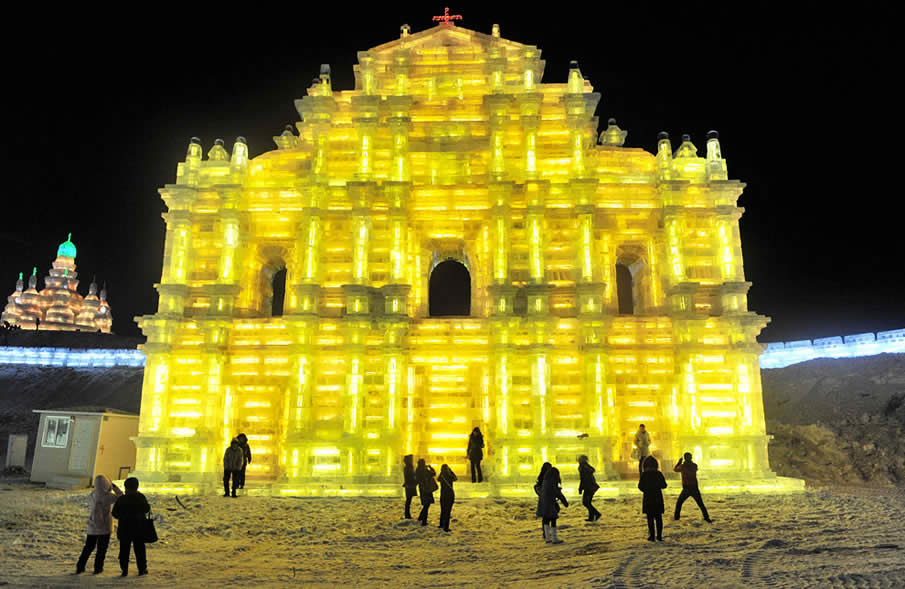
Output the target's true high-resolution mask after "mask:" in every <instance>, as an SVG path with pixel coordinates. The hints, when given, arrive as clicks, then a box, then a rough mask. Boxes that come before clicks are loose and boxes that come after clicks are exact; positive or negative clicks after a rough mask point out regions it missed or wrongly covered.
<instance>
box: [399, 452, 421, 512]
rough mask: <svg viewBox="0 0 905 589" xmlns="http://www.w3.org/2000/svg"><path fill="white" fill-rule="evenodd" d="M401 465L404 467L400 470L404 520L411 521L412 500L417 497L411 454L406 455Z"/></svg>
mask: <svg viewBox="0 0 905 589" xmlns="http://www.w3.org/2000/svg"><path fill="white" fill-rule="evenodd" d="M402 463H403V464H404V465H405V466H403V468H402V476H403V482H402V486H403V488H405V519H412V498H413V497H415V496H416V495H418V481H417V480H415V465H414V457H413V456H412V455H411V454H406V455H405V456H404V457H403V458H402Z"/></svg>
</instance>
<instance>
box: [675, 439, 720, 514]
mask: <svg viewBox="0 0 905 589" xmlns="http://www.w3.org/2000/svg"><path fill="white" fill-rule="evenodd" d="M683 458H684V461H682V460H679V463H678V464H677V465H676V466H675V467H674V468H673V471H675V472H680V473H682V492H681V493H680V494H679V498H678V499H677V500H676V512H675V514H674V516H673V517H674V519H677V520H678V519H679V516H680V515H681V514H682V504H683V503H685V500H686V499H688V498H689V497H691V498H693V499H694V501H695V503H697V504H698V507H700V508H701V514H703V515H704V521H705V522H707V523H711V520H710V514H709V513H707V508H706V507H704V500H703V499H702V498H701V489H700V488H698V465H697V464H695V463H694V462H692V461H691V458H692V456H691V452H686V453H685V455H684V456H683Z"/></svg>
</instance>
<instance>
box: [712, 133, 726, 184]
mask: <svg viewBox="0 0 905 589" xmlns="http://www.w3.org/2000/svg"><path fill="white" fill-rule="evenodd" d="M707 179H708V180H728V179H729V173H728V170H726V160H724V159H723V153H722V150H721V149H720V134H719V133H717V132H716V131H709V132H708V133H707Z"/></svg>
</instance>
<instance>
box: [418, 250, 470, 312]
mask: <svg viewBox="0 0 905 589" xmlns="http://www.w3.org/2000/svg"><path fill="white" fill-rule="evenodd" d="M428 314H429V315H430V316H431V317H448V316H462V315H471V274H469V272H468V269H467V268H466V267H465V265H464V264H462V263H460V262H458V261H456V260H452V259H449V260H446V261H445V262H440V263H439V264H437V265H436V267H434V270H433V272H431V277H430V285H429V288H428Z"/></svg>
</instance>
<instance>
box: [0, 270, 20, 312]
mask: <svg viewBox="0 0 905 589" xmlns="http://www.w3.org/2000/svg"><path fill="white" fill-rule="evenodd" d="M24 288H25V283H24V281H23V280H22V273H21V272H19V280H17V281H16V290H14V291H13V293H12V294H11V295H9V296H8V297H7V298H6V301H7V302H6V307H5V308H4V309H3V313H0V321H6V322H9V323H10V324H13V325H17V324H18V323H19V322H20V321H21V319H22V308H21V307H20V305H19V298H20V297H21V296H22V291H23V289H24Z"/></svg>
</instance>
